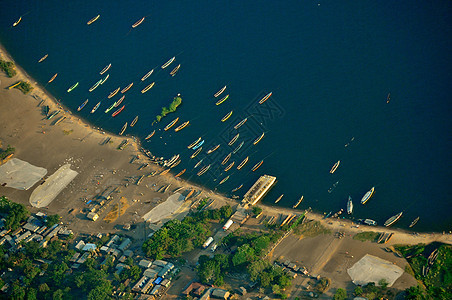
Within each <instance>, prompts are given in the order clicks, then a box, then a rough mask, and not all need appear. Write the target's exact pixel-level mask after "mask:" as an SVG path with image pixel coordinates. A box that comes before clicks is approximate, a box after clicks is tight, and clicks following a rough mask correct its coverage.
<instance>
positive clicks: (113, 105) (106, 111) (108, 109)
mask: <svg viewBox="0 0 452 300" xmlns="http://www.w3.org/2000/svg"><path fill="white" fill-rule="evenodd" d="M116 103H117V102H115V103H113V104H112V105H111V106H110V107H109V108H107V109H106V110H105V113H106V114H108V112H109V111H110V110H112V109H113V107H115V105H116Z"/></svg>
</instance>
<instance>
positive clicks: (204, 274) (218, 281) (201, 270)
mask: <svg viewBox="0 0 452 300" xmlns="http://www.w3.org/2000/svg"><path fill="white" fill-rule="evenodd" d="M198 262H199V265H198V275H199V278H200V279H201V282H202V283H205V284H214V285H216V286H220V285H222V284H223V274H224V273H225V272H226V271H227V270H228V269H229V257H228V255H226V254H215V256H214V257H213V258H209V257H208V256H206V255H201V256H200V257H199V261H198Z"/></svg>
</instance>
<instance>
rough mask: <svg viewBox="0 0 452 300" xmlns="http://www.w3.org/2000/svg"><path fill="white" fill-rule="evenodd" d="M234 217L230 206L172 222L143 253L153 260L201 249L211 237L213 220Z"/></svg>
mask: <svg viewBox="0 0 452 300" xmlns="http://www.w3.org/2000/svg"><path fill="white" fill-rule="evenodd" d="M231 215H232V208H231V207H230V206H229V205H226V206H223V207H221V208H219V209H213V210H203V211H197V212H195V213H192V214H190V215H188V216H187V217H185V218H184V219H183V220H182V221H179V220H176V219H174V220H171V221H169V222H167V223H166V224H165V225H164V226H163V227H162V228H160V229H159V230H158V231H156V232H155V233H154V234H153V235H152V236H151V237H150V238H149V239H148V240H147V241H146V242H144V244H143V251H144V252H145V253H146V255H147V256H148V257H150V258H152V259H162V258H164V257H179V256H180V255H182V254H183V253H185V252H188V251H191V250H193V249H194V248H199V247H201V246H202V244H203V243H204V242H205V240H206V239H207V238H208V237H209V236H210V235H211V232H210V224H209V221H211V220H226V219H228V218H229V217H230V216H231Z"/></svg>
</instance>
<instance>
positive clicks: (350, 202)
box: [347, 196, 353, 215]
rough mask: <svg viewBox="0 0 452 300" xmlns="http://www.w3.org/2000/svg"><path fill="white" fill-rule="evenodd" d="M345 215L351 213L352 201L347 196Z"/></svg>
mask: <svg viewBox="0 0 452 300" xmlns="http://www.w3.org/2000/svg"><path fill="white" fill-rule="evenodd" d="M347 213H348V214H349V215H350V214H351V213H353V201H352V197H350V196H348V200H347Z"/></svg>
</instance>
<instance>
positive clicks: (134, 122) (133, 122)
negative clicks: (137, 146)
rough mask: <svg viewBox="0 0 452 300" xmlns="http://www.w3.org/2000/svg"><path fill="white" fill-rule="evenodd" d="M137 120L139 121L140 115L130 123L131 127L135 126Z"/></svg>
mask: <svg viewBox="0 0 452 300" xmlns="http://www.w3.org/2000/svg"><path fill="white" fill-rule="evenodd" d="M137 121H138V116H136V117H135V118H134V119H133V121H132V123H130V127H133V126H135V124H136V123H137Z"/></svg>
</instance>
